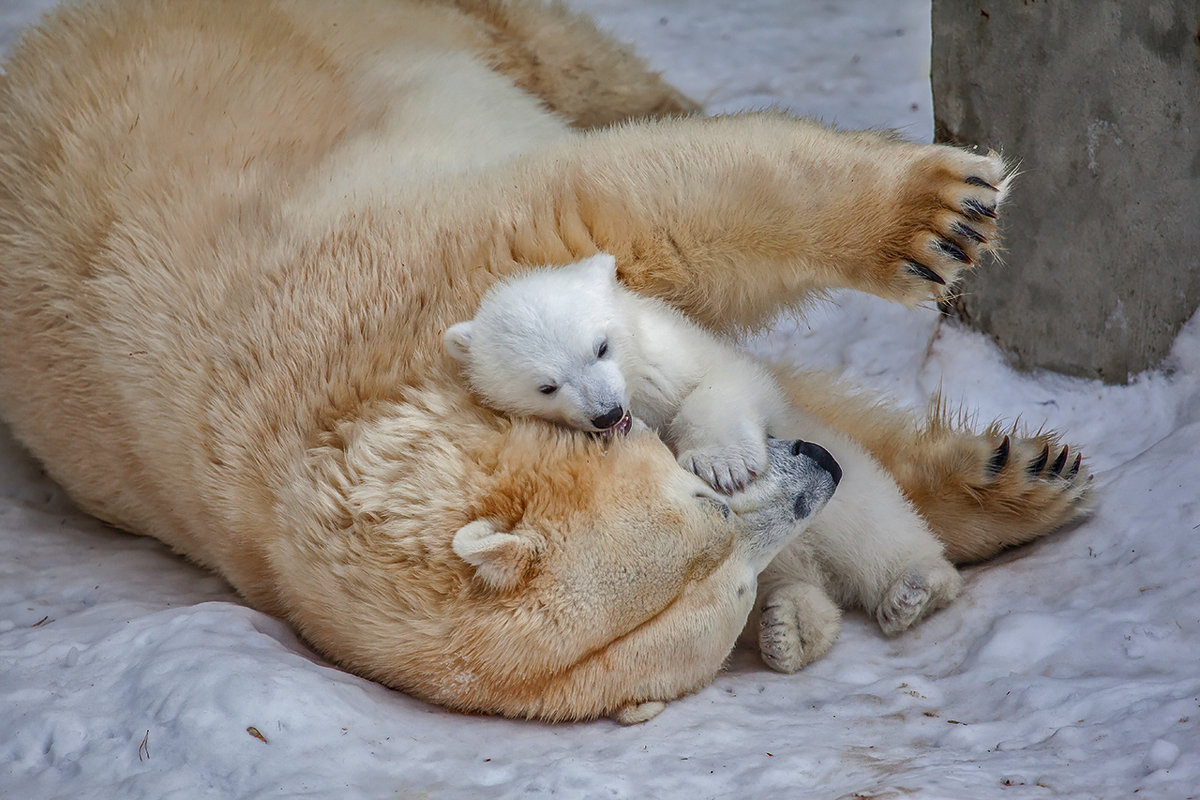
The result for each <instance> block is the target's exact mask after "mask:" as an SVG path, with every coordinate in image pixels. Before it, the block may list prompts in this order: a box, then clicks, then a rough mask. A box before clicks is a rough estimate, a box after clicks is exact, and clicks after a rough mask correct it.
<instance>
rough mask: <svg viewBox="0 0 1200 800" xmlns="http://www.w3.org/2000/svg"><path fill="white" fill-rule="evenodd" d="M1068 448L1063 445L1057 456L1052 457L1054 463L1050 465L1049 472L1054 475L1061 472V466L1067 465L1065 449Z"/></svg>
mask: <svg viewBox="0 0 1200 800" xmlns="http://www.w3.org/2000/svg"><path fill="white" fill-rule="evenodd" d="M1069 449H1070V448H1068V447H1064V448H1063V449H1062V452H1061V453H1059V454H1058V458H1056V459H1054V463H1053V464H1051V465H1050V474H1051V475H1054V476H1055V477H1057V476H1059V475H1061V474H1062V471H1063V467H1065V466H1066V465H1067V451H1068V450H1069Z"/></svg>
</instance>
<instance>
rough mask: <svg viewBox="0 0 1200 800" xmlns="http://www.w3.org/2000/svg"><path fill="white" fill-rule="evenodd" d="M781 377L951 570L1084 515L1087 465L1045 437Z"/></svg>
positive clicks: (801, 377)
mask: <svg viewBox="0 0 1200 800" xmlns="http://www.w3.org/2000/svg"><path fill="white" fill-rule="evenodd" d="M780 377H781V382H782V383H783V385H784V387H785V389H786V390H787V391H788V393H789V395H790V397H791V399H792V401H793V402H795V403H796V404H797V405H801V406H803V407H804V409H805V410H806V411H807V412H808V413H810V414H811V415H813V416H814V417H816V418H817V419H818V420H820V421H821V422H822V423H824V424H825V425H827V426H829V427H830V428H831V429H833V430H835V431H838V432H840V433H844V434H845V435H847V436H849V437H850V438H852V439H853V440H855V441H856V442H858V444H860V445H861V446H862V447H863V448H865V449H866V451H867V452H869V453H870V454H871V456H872V457H873V458H874V459H876V460H877V461H878V462H879V463H880V464H881V465H882V466H883V467H884V468H886V469H887V470H888V471H889V472H890V473H891V475H892V476H893V477H894V478H895V481H896V483H897V484H898V485H899V486H900V489H901V490H902V491H903V492H904V495H905V497H907V498H908V500H909V501H910V502H911V503H912V504H913V505H914V506H915V507H916V510H917V512H918V513H919V514H920V515H921V517H922V519H923V520H924V521H925V522H926V523H928V525H929V528H930V530H932V531H933V533H934V535H936V536H937V537H938V538H939V539H940V540H941V541H942V542H943V544H944V545H945V552H946V556H947V557H948V558H949V559H950V560H951V561H953V562H954V563H956V564H962V563H970V562H972V561H978V560H981V559H984V558H988V557H990V556H992V555H995V554H996V553H997V552H999V551H1000V550H1002V549H1003V548H1005V547H1010V546H1013V545H1017V544H1022V543H1024V542H1028V541H1030V540H1032V539H1036V538H1038V537H1039V536H1044V535H1045V534H1047V533H1049V532H1051V531H1053V530H1054V529H1056V528H1059V527H1062V526H1063V525H1066V524H1068V523H1070V522H1072V521H1073V520H1075V519H1077V518H1079V517H1081V516H1083V515H1084V514H1085V513H1086V511H1087V508H1088V503H1089V500H1090V494H1089V490H1090V488H1091V475H1090V473H1089V471H1088V469H1087V465H1086V464H1085V463H1084V462H1083V459H1082V456H1081V454H1080V453H1079V452H1078V449H1077V448H1075V447H1072V446H1069V445H1066V444H1064V443H1063V442H1062V440H1061V439H1060V438H1059V436H1058V435H1057V434H1055V433H1053V432H1051V431H1039V432H1037V433H1032V434H1024V433H1021V432H1019V431H1018V430H1017V429H1016V428H1015V427H1010V428H1002V427H1001V426H999V425H998V424H992V425H989V426H987V427H986V428H984V429H983V430H982V431H978V430H975V429H974V428H973V427H972V426H970V425H969V424H968V423H967V421H966V420H965V419H962V418H961V417H956V415H954V414H952V413H950V412H949V411H948V410H947V409H946V408H944V407H943V405H942V404H941V403H940V402H939V401H937V400H935V401H934V402H933V403H932V404H931V408H930V410H929V412H928V413H927V414H925V415H921V414H918V413H914V412H909V411H905V410H901V409H896V408H892V407H889V406H887V405H884V404H882V403H880V402H878V401H877V400H874V399H871V398H869V397H865V396H863V395H862V394H859V393H856V392H855V391H854V390H853V389H851V388H849V387H847V386H845V385H843V384H839V383H837V382H836V381H834V380H832V379H831V378H830V377H829V376H825V375H819V374H814V373H801V374H796V375H792V376H790V377H788V376H782V375H781V376H780ZM834 452H835V453H836V451H834Z"/></svg>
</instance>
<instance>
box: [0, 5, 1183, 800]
mask: <svg viewBox="0 0 1200 800" xmlns="http://www.w3.org/2000/svg"><path fill="white" fill-rule="evenodd" d="M573 2H574V3H575V4H576V5H578V6H580V7H586V8H590V9H592V10H593V11H594V12H595V13H596V15H597V16H598V17H599V18H600V20H601V21H602V23H603V24H604V25H606V26H608V27H610V28H612V29H614V30H616V31H617V32H618V33H619V34H620V35H622V36H623V37H624V38H626V39H629V40H631V41H634V42H636V43H637V46H638V49H639V51H640V52H642V53H643V54H644V55H647V56H648V57H649V58H650V60H651V61H652V63H654V64H655V65H656V66H657V67H658V68H661V69H662V70H664V71H665V72H666V75H667V77H668V78H669V79H671V80H672V81H674V82H675V83H677V84H678V85H680V86H681V87H682V88H683V89H684V90H685V91H687V92H688V93H690V94H691V95H692V96H694V97H696V98H698V99H701V100H705V101H706V102H708V103H709V106H710V108H711V109H713V110H717V111H730V110H736V109H739V108H747V107H759V106H764V105H783V106H786V107H789V108H791V109H793V110H795V111H797V112H800V113H805V114H809V115H813V116H818V117H821V118H823V119H825V120H827V121H830V122H836V123H838V124H841V125H844V126H848V127H852V126H860V127H867V126H870V127H899V128H902V129H904V130H905V131H906V132H907V134H908V135H909V136H911V137H913V138H918V139H928V138H929V137H930V135H931V131H932V122H931V112H930V98H929V83H928V74H927V73H928V45H929V26H928V13H929V9H928V0H824V1H823V2H822V1H821V0H774V2H771V1H770V0H748V1H745V2H740V3H736V4H734V3H727V2H725V0H654V1H653V2H641V1H640V0H573ZM46 5H48V3H47V2H45V0H37V1H36V2H31V3H29V2H19V0H0V49H2V48H4V47H5V46H6V45H7V44H9V43H11V40H12V36H13V32H14V31H15V30H17V29H18V28H19V27H21V26H23V25H25V24H28V23H29V22H30V21H32V20H33V19H34V18H35V17H36V14H37V12H38V10H39V9H40V8H44V7H45V6H46ZM0 113H4V110H3V109H0ZM987 144H992V145H1004V144H1005V143H1003V142H992V143H987ZM1014 155H1019V154H1018V153H1014ZM1014 202H1018V203H1019V202H1020V188H1019V185H1018V188H1017V191H1016V193H1015V197H1014ZM1008 233H1009V235H1010V236H1014V237H1015V236H1020V235H1021V232H1020V231H1014V230H1010V231H1009V232H1008ZM752 346H753V347H754V348H755V349H756V350H758V351H759V352H762V353H765V354H768V355H772V356H774V357H778V358H783V359H789V360H794V361H796V362H797V363H803V364H811V365H816V366H821V367H831V368H837V369H840V370H844V371H845V372H846V373H847V374H848V375H849V376H851V377H852V378H854V379H856V380H858V381H859V382H860V383H862V384H864V385H866V386H868V387H872V388H875V389H881V390H885V391H887V392H889V393H891V394H893V395H894V396H895V397H896V398H897V399H898V400H899V401H900V402H903V403H908V404H913V405H918V404H922V403H923V402H924V400H925V398H927V397H928V396H929V394H930V393H931V392H932V391H933V390H935V389H937V388H938V387H939V386H940V387H942V389H943V391H944V393H945V394H946V395H947V396H948V397H950V398H952V399H955V400H958V401H961V402H962V403H964V404H965V405H966V406H969V407H971V408H976V409H978V410H979V417H980V419H981V420H983V421H986V420H990V419H991V418H993V417H1006V418H1010V419H1011V418H1014V417H1017V416H1019V417H1020V418H1021V419H1023V420H1025V421H1026V422H1029V423H1031V424H1033V425H1035V426H1036V425H1037V424H1040V423H1041V421H1043V420H1046V421H1048V422H1049V424H1051V425H1052V426H1054V427H1057V428H1060V429H1062V430H1065V431H1067V432H1069V438H1070V439H1071V441H1073V442H1076V443H1078V444H1079V445H1082V446H1083V447H1084V448H1085V452H1086V453H1087V456H1088V457H1089V458H1090V459H1091V464H1092V466H1093V468H1094V470H1095V471H1096V492H1097V494H1098V496H1099V503H1098V506H1097V509H1096V511H1095V515H1094V516H1093V518H1092V519H1091V520H1089V521H1088V522H1086V523H1084V524H1082V525H1080V526H1078V527H1076V528H1074V529H1072V530H1069V531H1063V532H1060V533H1059V534H1057V535H1055V536H1052V537H1050V538H1049V539H1046V540H1043V541H1042V542H1039V543H1037V544H1035V545H1032V546H1029V547H1025V548H1022V549H1020V550H1017V551H1014V552H1012V553H1009V554H1007V555H1005V556H1003V557H1002V558H999V559H997V560H995V561H993V562H991V563H988V564H986V565H983V566H980V567H975V568H972V569H969V570H967V571H966V590H965V592H964V594H963V596H962V598H961V599H960V600H958V602H957V603H956V604H955V605H953V606H952V607H950V608H948V609H946V610H944V611H941V612H939V613H938V614H936V615H935V616H934V617H933V618H931V619H930V620H928V621H927V622H925V623H923V624H922V625H920V626H919V627H918V628H916V629H915V630H912V631H911V632H909V633H906V634H904V635H902V636H900V637H898V638H895V639H890V640H889V639H884V638H883V637H882V636H881V635H880V634H879V633H878V631H877V629H876V628H875V627H873V625H872V624H870V623H869V622H868V621H867V619H866V618H865V617H863V616H862V615H858V614H850V615H848V616H847V618H846V620H845V624H844V628H843V631H842V635H841V638H840V640H839V642H838V644H837V645H836V646H835V647H834V650H833V652H832V653H831V654H830V655H829V656H828V657H827V658H825V659H824V660H822V661H820V662H818V663H816V664H814V665H812V666H810V667H809V668H807V669H805V670H804V671H802V672H801V673H799V674H797V675H791V676H785V675H778V674H775V673H772V672H770V671H768V670H767V669H765V668H764V667H763V666H762V665H761V664H760V663H759V662H758V661H757V657H756V656H754V655H752V654H749V653H744V652H738V653H735V654H734V656H733V658H732V660H731V663H730V666H729V669H728V671H727V672H726V673H724V674H723V675H721V676H719V677H718V678H717V680H716V681H715V682H714V683H713V684H712V685H711V686H710V687H708V688H706V689H704V690H703V691H701V692H699V693H697V694H695V695H693V696H691V697H687V698H684V699H682V700H680V701H677V702H675V703H672V704H670V705H668V707H667V710H666V711H665V712H664V713H663V714H662V715H661V716H659V717H657V718H656V719H654V720H652V721H651V722H649V723H646V724H644V725H640V726H636V727H632V728H624V727H621V726H619V725H617V724H615V723H612V722H609V721H598V722H593V723H589V724H580V725H562V726H548V725H542V724H536V723H527V722H513V721H508V720H503V719H495V718H481V717H469V716H462V715H457V714H451V713H448V712H445V711H443V710H441V709H438V708H434V707H431V706H428V705H425V704H423V703H421V702H418V701H416V700H413V699H411V698H409V697H406V696H404V695H401V694H398V693H396V692H392V691H388V690H386V689H384V688H382V687H380V686H378V685H375V684H373V683H370V682H368V681H365V680H361V679H359V678H357V677H354V676H352V675H348V674H346V673H344V672H341V671H339V670H337V669H334V668H332V667H331V666H329V665H328V664H325V663H323V662H322V661H321V659H319V658H317V657H316V656H314V655H313V654H312V653H311V652H309V650H308V649H307V648H306V647H305V646H304V645H303V644H302V643H300V642H298V641H297V640H296V638H295V637H294V636H293V634H292V633H291V632H290V631H289V630H288V628H287V627H286V626H285V625H283V624H282V623H280V622H279V621H277V620H275V619H272V618H270V617H267V616H264V615H262V614H259V613H256V612H254V611H251V610H250V609H248V608H246V607H245V606H244V605H242V604H241V603H240V602H239V601H238V599H237V597H236V596H235V595H234V594H233V592H232V591H231V590H230V589H229V587H228V586H227V585H226V584H225V583H224V582H223V581H222V580H220V579H219V578H216V577H214V576H212V575H211V574H209V573H207V572H205V571H203V570H200V569H198V568H196V567H193V566H191V565H189V564H187V563H185V562H184V561H183V560H182V559H180V558H178V557H176V556H173V555H171V554H170V553H169V552H168V551H167V550H166V549H165V548H164V547H162V546H161V545H159V544H157V543H156V542H154V541H151V540H147V539H139V538H136V537H133V536H129V535H126V534H123V533H120V532H118V531H114V530H112V529H110V528H107V527H105V526H104V525H101V524H100V523H98V522H95V521H93V520H91V519H89V518H88V517H85V516H83V515H81V514H80V513H78V512H77V511H75V510H73V509H72V508H71V506H70V504H69V503H68V502H67V501H66V500H65V499H64V497H63V495H62V493H61V492H60V491H59V490H58V489H57V488H56V487H55V486H54V485H52V484H51V483H50V482H49V481H47V479H46V478H45V477H44V476H43V475H41V473H40V471H39V469H38V467H37V466H36V465H35V464H34V463H33V462H32V461H31V460H30V459H29V458H28V457H27V456H25V455H24V454H23V453H22V452H21V451H20V450H19V448H18V447H17V446H16V445H14V444H13V443H12V441H11V439H9V438H8V436H7V434H5V433H3V431H2V430H0V717H2V718H3V719H4V720H7V721H6V722H4V723H3V725H4V728H3V730H2V732H0V798H14V800H16V799H20V798H58V797H62V798H80V797H96V798H156V799H158V798H192V797H213V798H243V797H244V798H250V797H253V798H258V797H301V796H311V797H321V798H325V797H349V798H359V797H362V798H375V797H402V798H455V799H456V798H476V797H478V798H508V797H514V798H515V797H548V796H555V797H563V798H591V797H615V798H623V797H637V798H643V797H646V798H688V799H689V800H693V799H694V800H700V798H768V797H770V798H796V797H804V798H807V797H821V798H836V797H839V796H841V797H846V798H851V797H857V798H864V797H871V798H885V797H889V798H890V797H910V796H912V797H922V798H927V797H928V798H966V797H972V798H974V797H999V796H1011V797H1021V798H1023V797H1056V798H1057V797H1081V798H1098V797H1130V796H1133V795H1134V793H1135V792H1136V793H1137V796H1139V797H1147V798H1182V797H1188V796H1192V795H1194V794H1197V793H1200V580H1198V579H1197V578H1198V576H1200V558H1198V554H1200V496H1198V492H1197V489H1198V487H1200V318H1197V319H1194V320H1193V321H1192V323H1190V324H1189V325H1188V326H1187V327H1186V328H1185V330H1184V332H1183V333H1182V334H1181V335H1180V337H1179V340H1178V341H1177V343H1176V346H1175V349H1174V353H1173V355H1172V357H1171V359H1170V361H1169V362H1168V366H1167V368H1165V369H1163V370H1161V371H1158V372H1153V373H1148V374H1145V375H1141V376H1138V377H1137V378H1136V379H1135V380H1134V381H1133V382H1132V383H1131V384H1130V385H1129V386H1126V387H1108V386H1103V385H1101V384H1098V383H1094V382H1090V381H1082V380H1074V379H1068V378H1063V377H1060V376H1056V375H1048V374H1042V375H1032V376H1030V375H1022V374H1018V373H1015V372H1014V371H1012V370H1011V369H1010V368H1009V367H1008V366H1007V364H1006V362H1005V359H1004V357H1003V355H1002V354H1001V353H999V352H998V351H997V350H996V349H995V348H994V347H993V346H992V345H991V344H990V343H989V342H988V341H987V340H986V339H985V338H984V337H982V336H979V335H977V334H974V333H971V332H969V331H966V330H963V329H961V328H959V327H957V326H955V325H953V324H942V323H939V321H938V319H937V318H936V315H935V314H933V313H931V312H920V311H915V312H910V311H906V310H904V309H901V308H897V307H892V306H889V305H887V304H884V303H882V302H877V301H874V300H872V299H871V298H865V297H858V296H852V295H846V296H842V297H839V298H838V299H837V301H836V302H835V303H832V304H830V305H827V306H824V307H821V308H818V309H816V310H815V311H814V312H813V313H811V314H809V315H808V316H807V318H806V319H805V320H804V321H802V322H792V321H789V322H785V323H783V324H781V325H780V327H779V328H778V330H777V331H775V332H774V333H773V334H772V335H770V336H768V337H766V338H764V339H762V340H759V341H757V342H754V343H753V344H752ZM255 732H257V734H258V735H257V736H256V735H254V734H255Z"/></svg>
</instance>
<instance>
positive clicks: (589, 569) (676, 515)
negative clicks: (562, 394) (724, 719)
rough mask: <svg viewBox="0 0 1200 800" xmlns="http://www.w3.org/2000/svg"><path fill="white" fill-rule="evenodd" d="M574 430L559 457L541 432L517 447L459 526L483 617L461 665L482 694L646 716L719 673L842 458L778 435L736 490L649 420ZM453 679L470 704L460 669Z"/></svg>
mask: <svg viewBox="0 0 1200 800" xmlns="http://www.w3.org/2000/svg"><path fill="white" fill-rule="evenodd" d="M518 438H519V436H518ZM562 438H568V437H566V436H565V435H564V436H563V437H562ZM574 438H575V439H576V440H577V442H576V443H575V444H573V445H570V447H571V449H572V453H571V454H569V455H566V456H565V457H564V456H562V454H561V452H555V449H554V448H553V447H551V448H547V447H546V446H545V442H544V440H542V439H541V438H540V437H538V436H533V437H531V439H530V442H531V443H532V442H535V441H538V442H541V444H539V445H538V449H540V450H541V453H540V454H539V453H538V452H537V451H536V450H533V449H531V450H530V451H529V452H528V453H527V454H518V453H511V454H510V456H511V457H512V458H513V459H514V460H513V461H512V462H510V463H509V464H508V467H507V469H508V470H510V471H509V472H508V474H507V476H506V477H504V478H503V479H501V480H500V481H498V482H497V483H496V484H494V485H493V486H492V487H490V488H489V490H488V491H487V492H486V493H485V495H484V498H483V500H482V502H481V505H480V506H479V508H478V513H481V514H484V515H485V516H482V517H480V518H477V519H474V520H472V521H470V522H468V523H467V524H465V525H463V526H462V527H461V528H460V529H459V530H458V531H457V532H456V533H455V534H454V536H453V540H452V541H453V544H452V549H453V552H454V553H455V554H456V555H458V556H459V557H460V558H461V559H462V560H463V561H464V562H465V563H466V564H467V565H469V568H470V570H471V572H472V573H473V579H472V585H473V587H474V593H473V594H472V595H471V597H472V598H473V599H474V603H473V605H472V607H471V609H472V611H471V613H472V617H473V621H474V623H475V624H476V625H477V627H475V629H474V631H473V633H472V634H471V635H468V634H467V632H466V630H463V631H461V632H460V633H461V634H462V639H461V640H460V641H459V642H457V643H456V645H455V647H454V656H453V657H452V658H451V659H450V661H451V662H452V663H453V664H454V665H455V666H454V667H453V668H452V670H451V671H452V672H453V673H454V674H456V675H458V676H459V677H461V676H463V675H469V676H471V679H472V683H471V692H478V693H479V694H478V696H477V697H476V700H477V701H478V702H479V703H480V705H479V706H478V707H481V708H488V709H494V708H496V707H497V706H501V707H504V710H505V713H517V714H521V715H526V714H529V715H535V716H539V717H549V718H551V719H569V718H578V717H588V716H593V715H596V714H613V715H616V716H618V718H621V719H624V720H626V721H640V720H641V719H644V718H647V714H649V715H651V716H652V715H653V709H655V708H658V707H660V706H659V705H658V704H660V703H661V702H664V701H667V700H671V699H674V698H675V697H677V696H679V695H681V694H684V693H686V692H689V691H692V690H694V689H696V688H698V687H699V686H701V685H703V684H704V683H706V682H708V681H709V680H711V678H712V675H713V674H714V673H715V672H716V671H717V670H718V669H719V668H720V666H721V664H722V663H723V662H724V660H725V658H726V657H727V656H728V653H729V651H730V649H731V648H732V646H733V643H734V641H735V640H736V638H737V636H738V634H739V633H740V632H741V629H742V627H743V625H744V624H745V621H746V617H747V615H748V613H749V611H750V608H751V606H752V604H753V602H754V599H755V595H756V589H757V576H758V573H759V572H760V571H761V570H762V569H764V568H765V567H766V565H767V564H768V563H769V562H770V560H771V559H772V558H773V557H774V556H775V555H776V554H777V553H778V552H779V550H780V549H782V548H783V547H784V546H785V545H786V544H787V543H788V542H789V541H791V539H792V538H793V537H794V536H796V535H797V534H798V533H799V532H801V531H802V530H803V529H804V528H805V527H806V526H807V524H808V522H809V520H810V519H811V518H812V516H813V515H814V514H816V513H817V512H818V511H819V510H820V509H821V508H822V507H823V506H824V505H825V503H826V502H827V501H828V500H829V498H830V497H831V496H832V494H833V492H834V488H835V487H836V485H837V481H838V479H839V478H840V469H839V468H838V466H837V464H836V462H834V460H833V459H832V457H830V456H829V454H828V453H827V452H825V451H824V450H823V449H822V448H820V447H817V446H815V445H811V444H808V443H805V442H800V441H783V440H771V441H770V442H769V444H768V452H769V456H770V462H769V464H770V466H769V469H768V470H767V472H766V474H764V475H763V476H761V477H760V478H759V479H758V480H756V481H754V482H753V483H752V484H751V485H750V486H748V487H747V489H746V490H745V491H743V492H739V493H737V494H734V495H732V496H729V497H726V496H722V495H718V494H716V493H714V492H713V491H712V490H711V488H709V487H708V485H707V484H705V483H704V482H702V481H701V480H699V479H698V478H696V477H695V476H693V475H691V474H690V473H687V472H685V471H684V470H682V469H680V468H679V467H678V466H677V465H676V463H675V461H674V459H673V458H672V456H671V454H670V452H669V451H668V450H667V448H666V447H664V446H663V445H662V444H661V442H660V441H659V440H658V438H657V437H656V436H654V435H653V433H652V432H650V431H648V430H647V429H645V427H644V426H642V425H640V424H636V425H635V428H634V430H633V431H632V432H631V433H630V435H629V436H628V437H623V438H621V439H618V440H616V441H613V442H610V443H599V442H594V441H593V442H584V443H582V444H579V443H578V438H579V437H574ZM547 455H549V457H548V458H547V457H546V456H547ZM552 484H554V485H552ZM568 484H569V485H568ZM547 490H548V491H547ZM514 501H515V502H514ZM481 609H482V610H481ZM466 654H470V655H466ZM451 684H452V685H450V686H449V688H450V689H451V692H450V693H453V694H454V695H455V697H456V698H457V700H458V702H461V701H462V698H463V693H462V688H463V684H462V682H461V681H457V680H455V681H452V682H451ZM450 693H448V694H447V695H446V696H441V697H438V698H436V699H438V700H439V702H447V701H448V700H450V697H449V694H450ZM468 694H469V693H468ZM647 709H650V711H647Z"/></svg>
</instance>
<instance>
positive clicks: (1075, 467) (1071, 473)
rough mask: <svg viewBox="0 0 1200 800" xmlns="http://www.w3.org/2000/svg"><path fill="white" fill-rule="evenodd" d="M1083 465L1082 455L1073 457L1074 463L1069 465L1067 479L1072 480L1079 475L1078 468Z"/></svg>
mask: <svg viewBox="0 0 1200 800" xmlns="http://www.w3.org/2000/svg"><path fill="white" fill-rule="evenodd" d="M1082 463H1083V453H1078V454H1076V456H1075V463H1074V464H1072V465H1071V469H1070V470H1068V472H1067V478H1068V479H1073V478H1074V477H1075V476H1076V475H1078V474H1079V466H1080V465H1081V464H1082Z"/></svg>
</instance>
